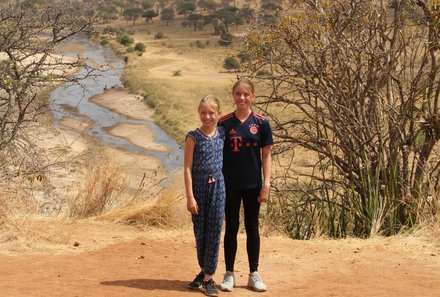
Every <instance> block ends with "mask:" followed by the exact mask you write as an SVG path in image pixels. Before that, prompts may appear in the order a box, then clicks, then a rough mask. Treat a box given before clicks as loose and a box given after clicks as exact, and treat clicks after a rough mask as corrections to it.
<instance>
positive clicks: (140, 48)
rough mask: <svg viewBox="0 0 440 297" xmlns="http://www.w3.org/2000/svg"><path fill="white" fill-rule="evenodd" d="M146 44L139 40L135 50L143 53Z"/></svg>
mask: <svg viewBox="0 0 440 297" xmlns="http://www.w3.org/2000/svg"><path fill="white" fill-rule="evenodd" d="M145 48H146V47H145V44H143V43H142V42H138V43H136V45H135V46H134V50H135V51H138V52H141V53H143V52H145Z"/></svg>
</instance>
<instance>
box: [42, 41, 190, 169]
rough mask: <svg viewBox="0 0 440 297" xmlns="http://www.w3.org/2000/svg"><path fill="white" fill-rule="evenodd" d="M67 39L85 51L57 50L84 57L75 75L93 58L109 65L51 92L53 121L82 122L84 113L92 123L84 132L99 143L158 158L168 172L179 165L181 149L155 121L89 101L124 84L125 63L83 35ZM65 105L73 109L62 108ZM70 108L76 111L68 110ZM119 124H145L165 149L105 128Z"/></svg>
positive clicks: (180, 162) (110, 51) (181, 155)
mask: <svg viewBox="0 0 440 297" xmlns="http://www.w3.org/2000/svg"><path fill="white" fill-rule="evenodd" d="M68 42H69V43H72V44H80V45H81V46H82V47H83V48H84V51H83V52H81V53H72V52H68V51H60V52H61V53H62V54H64V55H79V56H80V57H81V58H86V63H85V66H84V67H82V68H81V69H80V70H79V71H78V72H77V73H76V74H75V75H76V76H77V77H83V76H84V75H85V74H86V73H87V67H88V66H90V65H92V63H93V61H94V62H95V63H99V64H101V65H109V66H106V67H105V71H100V72H99V73H98V74H99V75H97V76H90V77H88V78H85V79H83V80H81V85H79V84H77V83H68V84H64V85H62V86H60V87H58V88H56V89H55V90H54V91H52V93H51V100H52V104H51V108H52V111H53V114H54V117H55V120H56V121H57V122H59V121H60V120H61V119H62V118H63V117H70V118H73V119H76V120H79V121H81V122H84V116H86V117H87V118H88V119H90V120H92V121H93V125H92V126H91V127H90V128H88V129H87V130H86V131H85V133H86V134H88V135H91V136H93V137H95V138H97V139H98V140H99V141H100V142H101V143H103V144H105V145H109V146H112V147H116V148H120V149H124V150H127V151H130V152H136V153H142V154H146V155H149V156H153V157H155V158H158V159H160V160H161V162H162V164H163V166H164V168H165V170H167V172H168V173H171V172H173V171H175V170H176V169H179V168H181V167H182V161H183V152H182V149H181V148H180V146H179V145H178V144H177V142H176V141H175V140H174V139H172V138H170V137H169V136H168V135H167V134H166V133H165V131H164V130H162V129H161V128H160V127H159V126H157V125H156V124H155V123H154V122H151V121H146V120H133V119H129V118H127V117H126V116H124V115H121V114H119V113H115V112H113V111H110V110H108V109H106V108H104V107H101V106H99V105H96V104H94V103H93V102H91V101H90V98H91V97H93V96H95V95H99V94H102V93H103V92H104V90H105V89H106V88H112V87H116V88H117V87H123V85H122V82H121V80H120V77H121V74H122V70H123V69H124V66H125V64H124V61H122V59H121V58H120V57H118V56H116V55H115V53H114V52H113V51H112V50H111V49H109V48H106V47H103V46H101V45H99V44H98V43H96V42H93V41H91V40H90V39H88V38H87V37H86V36H85V35H76V36H74V37H72V38H71V39H70V40H69V41H68ZM64 106H69V107H72V108H64ZM72 109H73V110H75V109H76V110H75V111H74V112H71V110H72ZM120 123H128V124H139V125H145V126H147V127H148V128H150V129H151V130H152V131H153V133H154V134H155V139H156V142H157V143H159V144H161V145H163V146H165V147H167V148H168V152H165V153H164V152H157V151H152V150H147V149H145V148H142V147H139V146H137V145H135V144H133V143H130V142H128V141H127V140H125V139H123V138H120V137H117V136H113V135H110V134H108V133H107V132H106V128H108V127H111V126H114V125H116V124H120Z"/></svg>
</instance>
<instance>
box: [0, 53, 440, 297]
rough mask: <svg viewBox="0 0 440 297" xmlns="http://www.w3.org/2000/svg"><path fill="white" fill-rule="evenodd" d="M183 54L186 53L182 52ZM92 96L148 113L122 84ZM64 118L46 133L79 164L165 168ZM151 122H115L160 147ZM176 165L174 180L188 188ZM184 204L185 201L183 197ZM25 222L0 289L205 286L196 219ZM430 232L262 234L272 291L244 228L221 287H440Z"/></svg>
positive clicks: (3, 253) (130, 292) (344, 291)
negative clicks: (254, 274)
mask: <svg viewBox="0 0 440 297" xmlns="http://www.w3.org/2000/svg"><path fill="white" fill-rule="evenodd" d="M179 59H180V61H181V63H182V61H183V59H182V57H179ZM170 63H172V61H170ZM188 63H191V61H188ZM188 65H191V64H188ZM169 67H171V66H169ZM169 67H168V68H169ZM168 68H167V67H166V66H163V67H162V68H160V69H157V70H158V72H161V70H162V71H163V70H164V69H168ZM182 68H183V65H182ZM169 69H171V68H169ZM115 98H117V99H118V100H117V101H115ZM93 100H94V101H95V102H96V103H98V104H101V105H103V106H106V107H107V108H110V109H112V110H114V111H117V112H120V113H123V114H126V115H127V116H129V117H132V118H137V119H149V118H150V117H151V115H152V111H151V110H149V109H148V108H147V107H146V106H145V105H143V103H142V102H140V100H139V98H138V97H137V96H135V95H131V94H129V93H127V92H125V91H123V90H108V91H107V92H106V93H104V94H103V95H102V96H97V97H95V98H94V99H93ZM115 102H117V103H115ZM62 124H63V125H65V126H67V127H69V130H60V131H58V130H57V131H56V133H53V134H50V135H48V134H45V136H44V137H41V139H40V142H41V145H42V146H45V147H46V149H47V150H48V151H50V152H51V153H53V154H55V153H57V152H59V154H61V153H63V156H64V157H65V156H66V155H65V154H66V152H67V153H68V155H69V156H71V157H73V156H82V155H84V156H85V159H82V157H81V158H79V159H78V166H79V167H83V166H85V165H86V164H87V158H90V156H91V155H92V157H93V154H97V152H99V155H100V156H101V155H102V154H104V155H106V158H108V159H107V160H108V161H107V162H110V163H117V164H119V165H120V168H121V173H123V174H125V175H126V176H127V177H128V178H129V180H130V186H131V187H133V188H136V187H137V186H138V184H139V182H140V180H141V179H142V177H143V176H144V175H145V174H146V177H147V178H151V177H152V176H165V173H164V171H163V169H161V167H160V162H159V161H158V160H156V159H154V158H152V157H148V156H144V155H138V154H132V153H128V152H124V151H121V150H117V149H114V148H107V147H101V146H99V144H96V142H94V140H93V139H90V138H86V137H84V136H83V135H82V131H83V130H84V129H85V127H86V125H84V124H83V123H82V122H75V121H73V120H71V119H65V120H64V121H63V122H62ZM150 132H151V131H147V130H146V129H145V128H140V126H137V125H119V126H115V127H113V128H112V129H111V133H113V134H115V135H118V136H121V137H124V138H125V139H127V140H129V141H132V142H133V143H136V144H141V145H143V146H144V147H150V148H154V149H157V150H162V149H163V148H162V147H161V146H159V145H158V144H157V143H155V142H154V137H153V135H152V133H150ZM37 138H38V137H37ZM89 160H90V159H89ZM68 174H69V176H70V177H71V179H70V180H66V179H65V176H66V173H65V172H59V174H56V176H59V178H58V179H59V180H58V181H56V182H57V183H58V187H60V188H61V189H62V191H63V192H64V193H66V192H68V191H74V188H75V184H74V183H72V180H75V179H76V178H79V176H80V172H79V171H78V172H74V171H73V172H69V173H68ZM179 174H180V173H177V175H176V179H175V180H174V182H175V184H173V186H174V188H177V189H178V191H181V192H183V186H182V179H181V178H179V176H180V175H179ZM181 202H182V201H181ZM178 207H181V208H184V201H183V202H182V205H180V206H178ZM187 216H188V217H187V218H189V214H188V215H187ZM187 221H188V220H186V222H187ZM29 222H32V223H31V224H29V225H28V226H27V232H26V235H27V237H26V236H25V238H23V239H22V240H21V241H15V242H11V243H9V244H2V245H0V296H2V297H21V296H23V297H24V296H26V297H28V296H31V297H39V296H45V297H46V296H51V297H52V296H63V297H70V296H72V297H73V296H81V297H83V296H87V297H98V296H99V297H101V296H106V297H113V296H121V297H122V296H124V297H125V296H157V297H165V296H203V293H201V292H197V291H196V292H194V291H189V290H188V289H186V285H187V283H188V282H189V281H190V280H192V279H193V278H194V276H195V275H196V274H197V273H198V267H197V261H196V254H195V245H194V238H193V235H192V232H191V228H190V227H188V225H186V223H184V222H182V226H181V228H179V229H173V230H163V229H151V228H149V229H143V228H139V227H134V226H127V225H121V224H116V223H111V222H104V221H99V220H96V219H95V220H79V221H76V222H71V221H68V220H62V219H60V218H53V219H50V218H41V217H37V218H34V219H33V220H29ZM429 238H430V237H429V236H428V237H427V238H425V237H416V236H414V237H411V236H405V237H393V238H373V239H369V240H354V239H347V240H338V241H332V240H310V241H296V240H291V239H288V238H286V237H280V236H274V235H273V236H269V237H262V247H261V261H260V273H261V275H262V276H263V279H264V280H265V282H266V284H267V286H268V291H267V292H265V293H255V292H253V291H251V290H249V289H248V288H247V287H246V283H247V273H248V271H247V259H246V251H245V236H244V235H243V234H241V235H240V237H239V251H238V256H237V262H236V272H235V273H236V277H237V287H236V288H235V289H234V291H233V292H231V293H223V292H221V293H220V296H231V297H233V296H237V297H238V296H240V297H241V296H271V297H272V296H338V297H339V296H356V297H359V296H387V297H393V296H396V297H397V296H399V297H400V296H428V297H430V296H432V297H434V296H440V248H439V247H438V245H435V244H434V243H432V242H431V241H430V239H429ZM224 269H225V267H224V263H223V255H222V253H221V254H220V260H219V266H218V271H217V274H216V276H215V277H214V279H215V280H216V281H217V282H220V281H221V278H222V274H223V273H224Z"/></svg>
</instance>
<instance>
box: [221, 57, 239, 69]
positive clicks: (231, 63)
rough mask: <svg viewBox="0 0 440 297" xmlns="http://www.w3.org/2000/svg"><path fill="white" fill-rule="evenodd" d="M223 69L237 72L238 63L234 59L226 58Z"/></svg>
mask: <svg viewBox="0 0 440 297" xmlns="http://www.w3.org/2000/svg"><path fill="white" fill-rule="evenodd" d="M223 68H225V69H228V70H237V69H239V68H240V62H239V61H238V60H237V58H235V57H228V58H226V59H225V60H224V62H223Z"/></svg>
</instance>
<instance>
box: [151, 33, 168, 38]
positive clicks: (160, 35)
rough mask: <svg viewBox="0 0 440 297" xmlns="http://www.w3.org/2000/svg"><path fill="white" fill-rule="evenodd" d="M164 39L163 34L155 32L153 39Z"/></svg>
mask: <svg viewBox="0 0 440 297" xmlns="http://www.w3.org/2000/svg"><path fill="white" fill-rule="evenodd" d="M163 38H166V35H165V34H164V33H163V32H157V33H156V35H154V39H163Z"/></svg>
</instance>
